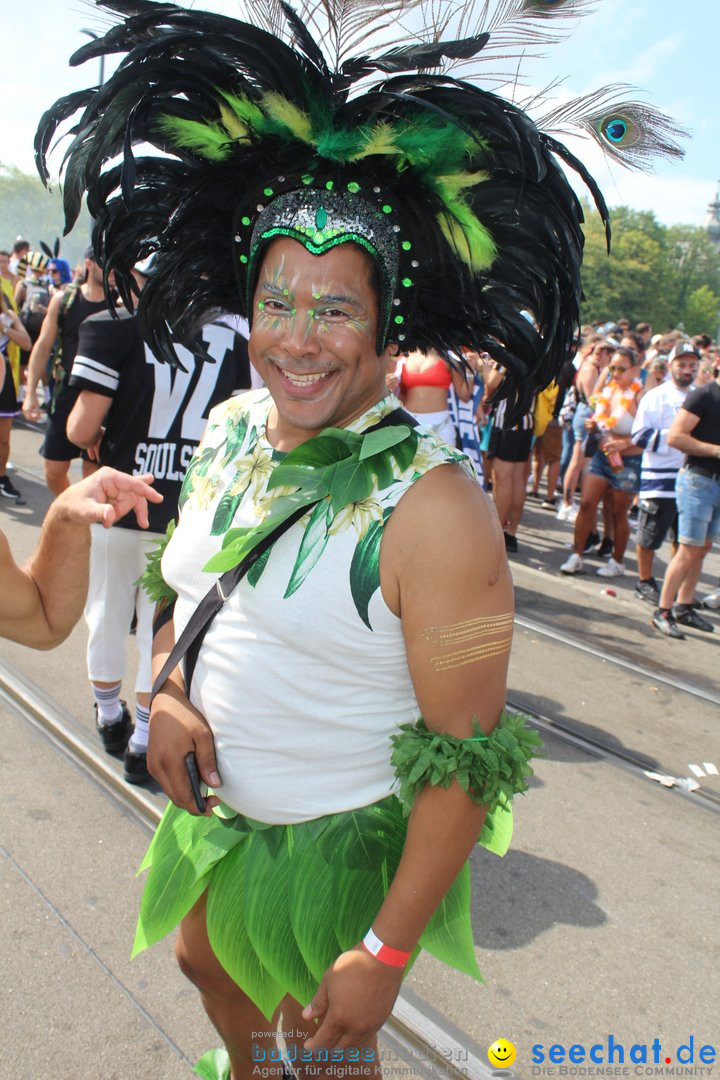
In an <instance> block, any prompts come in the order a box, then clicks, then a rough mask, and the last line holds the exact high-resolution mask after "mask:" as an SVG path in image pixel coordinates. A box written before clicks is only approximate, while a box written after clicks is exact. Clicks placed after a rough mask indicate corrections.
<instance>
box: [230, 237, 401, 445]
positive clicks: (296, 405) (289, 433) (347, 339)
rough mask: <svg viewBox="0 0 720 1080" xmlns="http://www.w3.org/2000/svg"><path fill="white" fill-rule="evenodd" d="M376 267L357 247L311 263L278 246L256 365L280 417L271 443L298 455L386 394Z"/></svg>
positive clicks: (265, 287) (263, 297)
mask: <svg viewBox="0 0 720 1080" xmlns="http://www.w3.org/2000/svg"><path fill="white" fill-rule="evenodd" d="M377 321H378V297H377V291H376V289H375V287H374V286H373V284H372V263H371V261H370V258H369V256H368V255H366V253H365V252H364V251H362V250H361V249H360V248H359V247H357V246H355V245H354V244H351V243H347V244H340V245H338V246H337V247H335V248H332V249H331V250H330V251H328V252H326V254H324V255H311V254H310V252H308V251H306V250H305V248H304V247H303V246H302V245H301V244H299V243H298V242H297V241H296V240H291V239H289V238H285V237H283V238H282V239H279V240H275V241H273V242H272V243H271V244H270V245H269V247H268V249H267V251H266V252H265V255H264V258H263V260H262V263H261V265H260V270H259V272H258V277H257V284H256V287H255V295H254V297H253V320H252V332H251V334H250V343H249V349H250V359H251V361H252V363H253V365H254V367H255V368H256V370H257V371H258V372H259V374H260V375H261V376H262V378H263V379H264V381H265V384H266V385H267V387H268V389H269V391H270V393H271V394H272V397H273V401H274V402H275V409H274V410H272V411H271V414H270V418H269V421H268V435H269V437H270V440H271V442H272V443H273V445H274V446H275V447H276V449H278V450H291V449H293V448H294V447H295V446H298V445H299V444H300V443H302V442H305V441H306V440H307V439H310V438H312V437H313V436H314V435H316V434H317V433H318V432H319V431H322V430H323V428H326V427H345V426H346V425H347V424H349V423H350V422H351V421H352V420H354V419H356V418H357V417H358V416H361V415H362V413H364V412H366V411H367V410H368V409H369V408H370V407H371V406H372V405H374V404H375V403H376V402H377V401H379V400H380V399H381V398H382V397H383V396H384V394H385V392H386V388H385V372H386V357H385V355H383V356H378V355H377V352H376V348H375V341H376V334H377Z"/></svg>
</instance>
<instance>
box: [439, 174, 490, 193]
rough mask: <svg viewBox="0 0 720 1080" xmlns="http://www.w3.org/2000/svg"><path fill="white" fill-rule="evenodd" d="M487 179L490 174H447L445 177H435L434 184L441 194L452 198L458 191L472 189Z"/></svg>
mask: <svg viewBox="0 0 720 1080" xmlns="http://www.w3.org/2000/svg"><path fill="white" fill-rule="evenodd" d="M489 178H490V174H489V173H487V172H484V171H483V172H459V173H448V175H447V176H438V177H436V179H435V184H436V186H437V187H438V188H440V189H441V190H442V191H443V192H446V193H447V194H448V195H450V196H452V195H457V194H458V192H460V191H466V190H467V189H468V188H473V187H475V186H476V185H477V184H481V183H482V182H483V181H484V180H488V179H489Z"/></svg>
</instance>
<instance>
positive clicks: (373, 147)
mask: <svg viewBox="0 0 720 1080" xmlns="http://www.w3.org/2000/svg"><path fill="white" fill-rule="evenodd" d="M363 134H364V138H365V142H364V145H363V146H362V147H361V148H360V149H359V150H358V151H357V153H356V154H353V156H352V157H351V158H350V160H351V161H359V160H360V159H361V158H364V157H370V156H371V155H372V154H397V153H398V147H397V144H396V143H395V128H394V127H393V125H392V124H391V123H389V122H388V121H387V120H382V121H380V122H379V123H377V124H375V125H374V127H372V128H371V129H370V131H368V132H367V133H365V132H364V133H363Z"/></svg>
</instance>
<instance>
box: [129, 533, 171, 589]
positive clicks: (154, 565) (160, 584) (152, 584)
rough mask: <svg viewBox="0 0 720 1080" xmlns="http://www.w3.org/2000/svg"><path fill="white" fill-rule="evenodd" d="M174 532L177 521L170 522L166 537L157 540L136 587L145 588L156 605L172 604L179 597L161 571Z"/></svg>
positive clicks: (148, 554)
mask: <svg viewBox="0 0 720 1080" xmlns="http://www.w3.org/2000/svg"><path fill="white" fill-rule="evenodd" d="M174 531H175V521H174V519H172V520H170V521H169V522H168V526H167V529H166V530H165V535H164V536H162V537H160V539H159V540H156V541H155V545H154V547H153V548H151V549H150V551H148V553H147V556H146V560H147V562H146V566H145V570H144V572H143V574H142V577H140V578H139V580H138V581H136V582H135V584H136V585H141V586H142V587H143V589H144V590H145V592H146V593H147V595H148V598H149V599H150V600H152V602H153V603H154V604H171V603H172V602H173V600H175V598H176V596H177V593H176V592H175V590H174V589H171V588H170V586H169V585H168V583H167V582H166V581H165V578H164V577H163V576H162V570H161V569H160V563H161V561H162V557H163V552H164V551H165V548H166V547H167V545H168V541H169V540H170V537H171V536H172V534H173V532H174Z"/></svg>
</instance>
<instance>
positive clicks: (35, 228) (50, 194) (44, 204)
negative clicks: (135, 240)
mask: <svg viewBox="0 0 720 1080" xmlns="http://www.w3.org/2000/svg"><path fill="white" fill-rule="evenodd" d="M64 220H65V219H64V214H63V208H62V195H61V193H60V190H59V187H58V185H54V186H53V189H52V191H47V190H46V188H44V187H43V185H42V183H41V182H40V180H39V178H38V177H36V176H30V175H29V174H28V173H24V172H22V171H21V170H20V169H17V168H15V167H14V166H12V165H2V164H0V247H3V248H6V249H7V250H9V249H10V247H11V246H12V244H13V243H14V242H15V238H16V237H17V236H22V237H24V238H25V239H26V240H28V241H29V242H30V246H31V248H33V249H35V248H39V246H40V241H41V240H43V241H44V242H45V243H46V244H47V245H48V246H49V247H50V248H52V247H53V245H54V243H55V240H56V238H57V237H61V238H62V234H63V228H64ZM90 231H91V223H90V215H89V214H88V212H87V210H86V209H85V207H83V210H82V213H81V215H80V218H79V220H78V223H77V225H76V226H75V228H74V229H73V231H72V233H71V235H70V236H67V237H65V238H64V239H61V246H60V254H61V255H62V256H63V258H65V259H67V260H68V262H69V263H70V265H71V266H72V265H74V263H75V262H76V261H77V260H78V259H79V258H80V257H81V256H82V253H83V251H84V250H85V248H86V247H87V245H88V243H89V242H90Z"/></svg>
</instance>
